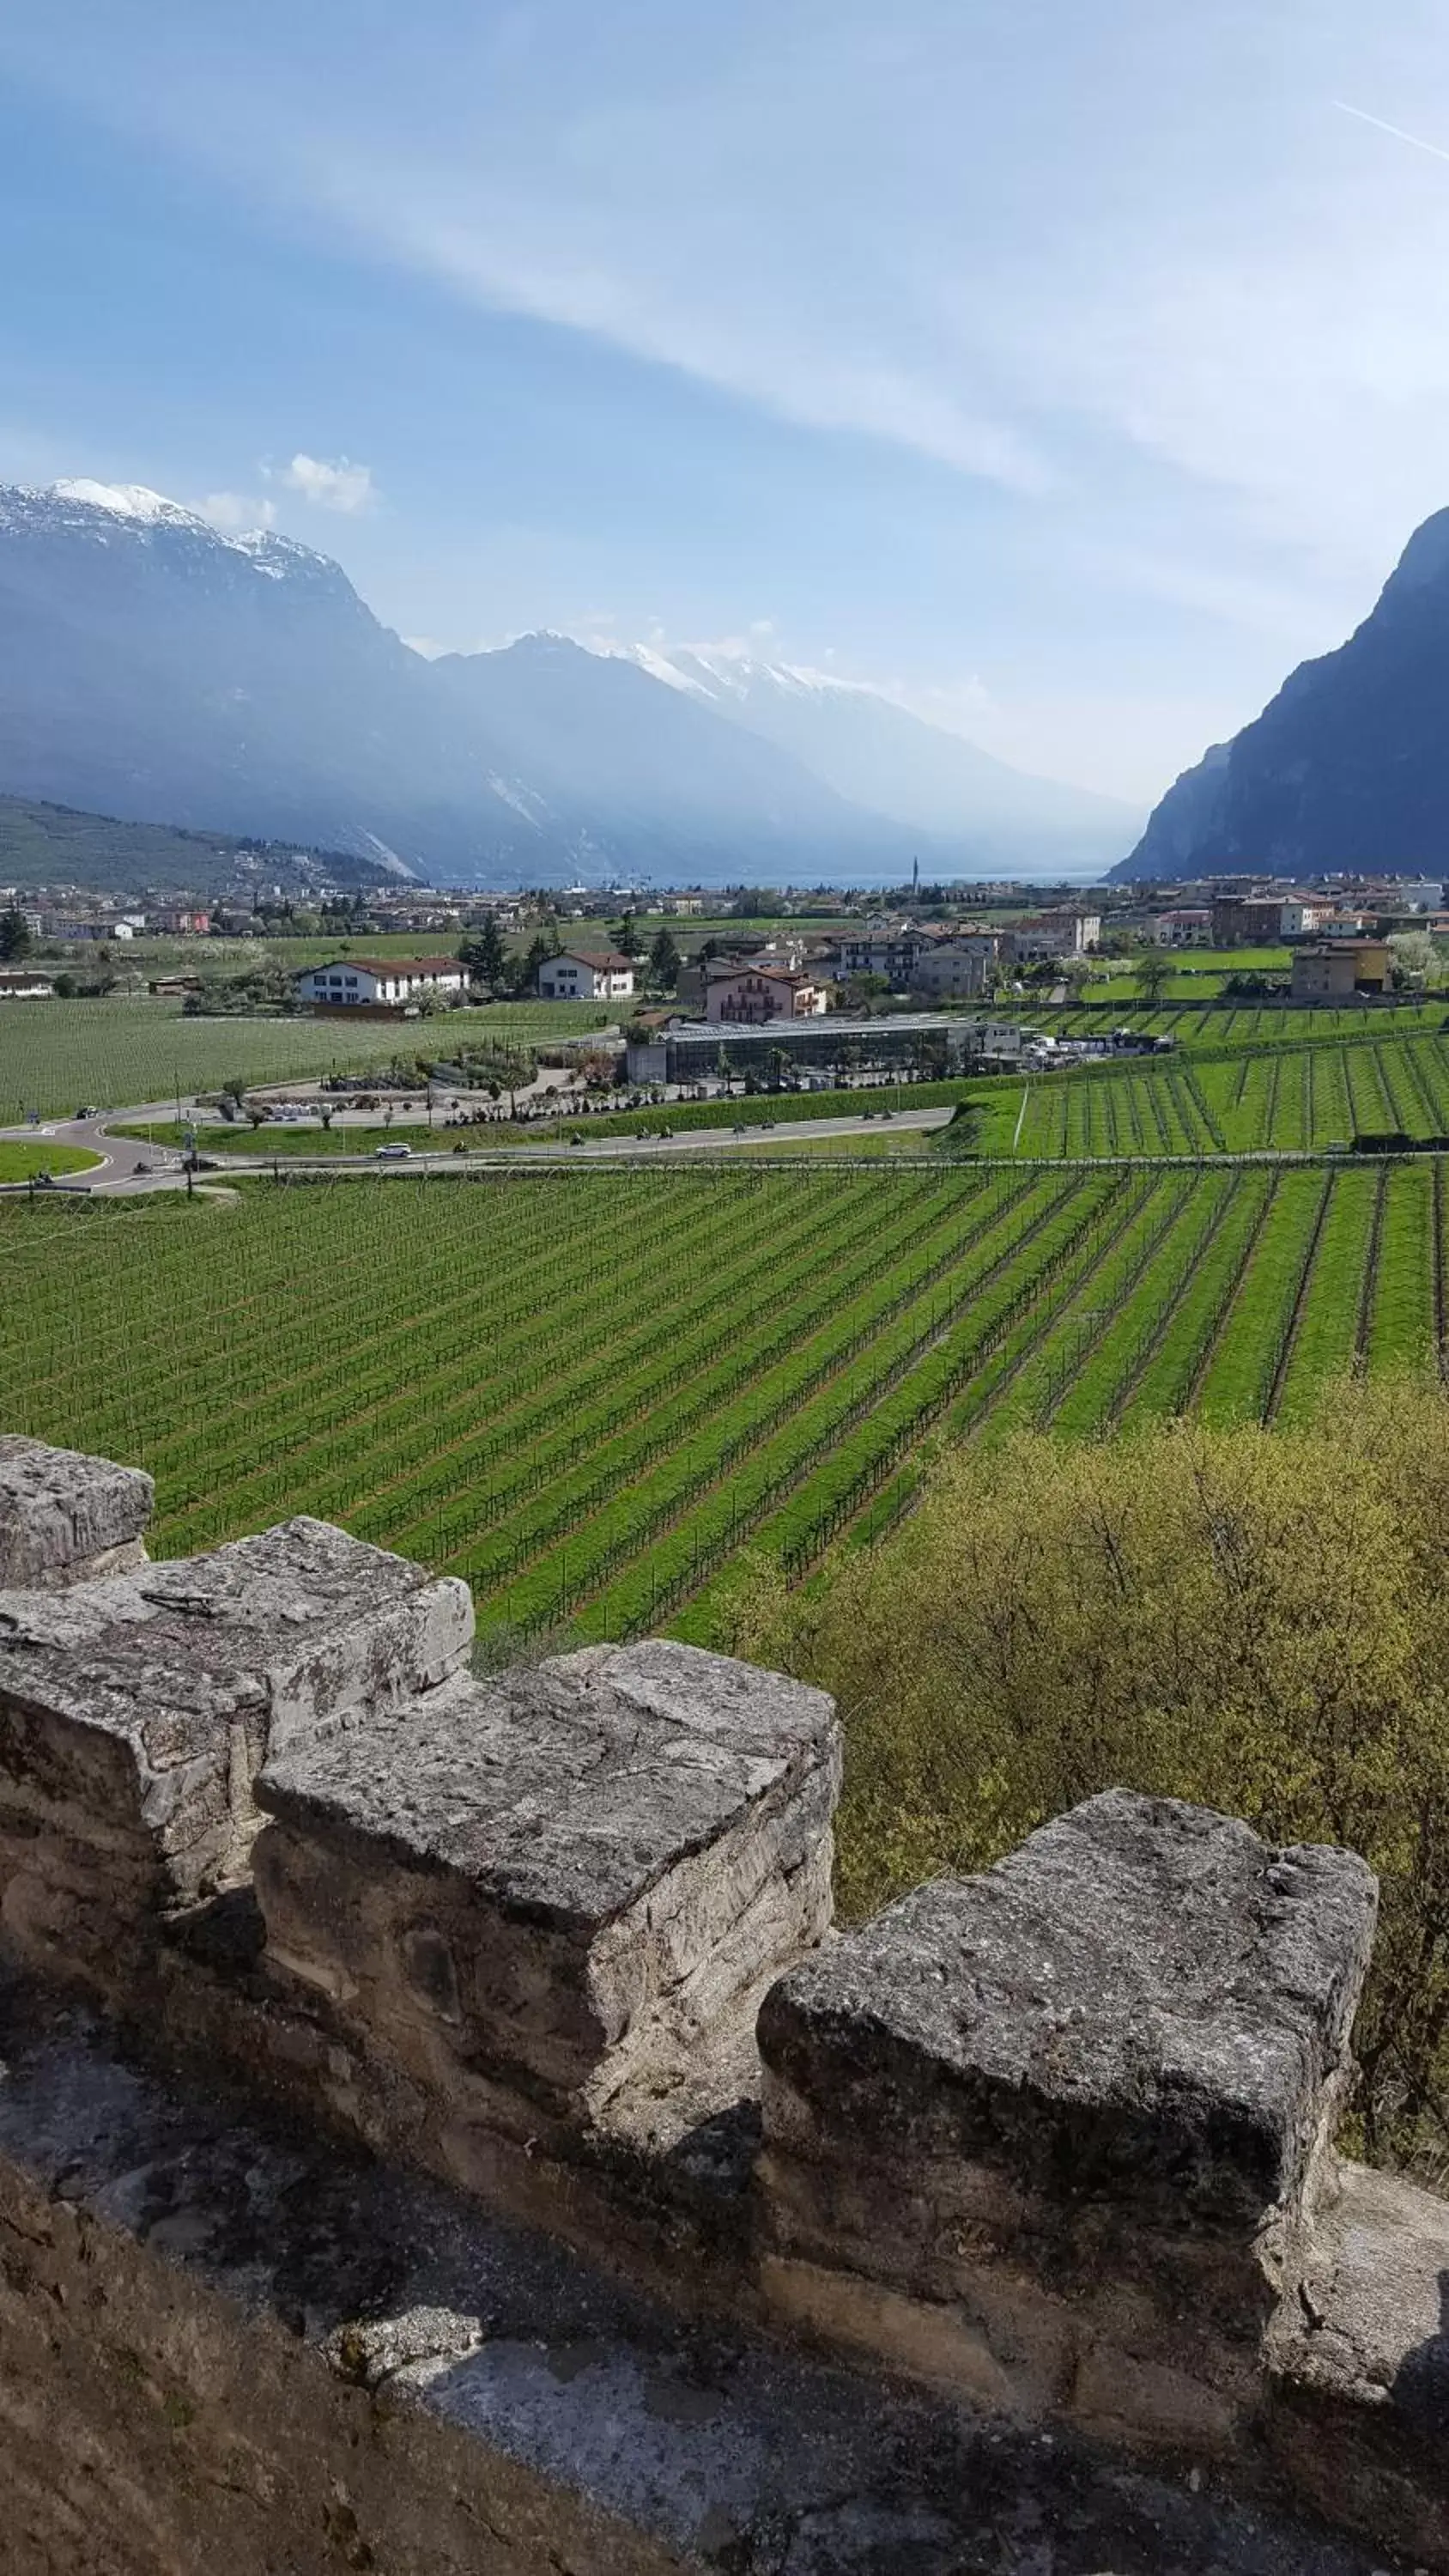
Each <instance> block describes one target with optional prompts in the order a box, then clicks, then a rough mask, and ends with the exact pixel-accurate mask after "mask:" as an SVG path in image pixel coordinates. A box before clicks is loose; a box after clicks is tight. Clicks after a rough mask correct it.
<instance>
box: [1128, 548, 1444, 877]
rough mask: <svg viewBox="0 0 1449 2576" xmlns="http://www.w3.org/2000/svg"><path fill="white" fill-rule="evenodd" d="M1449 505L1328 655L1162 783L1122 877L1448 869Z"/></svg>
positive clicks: (1296, 673) (1299, 671)
mask: <svg viewBox="0 0 1449 2576" xmlns="http://www.w3.org/2000/svg"><path fill="white" fill-rule="evenodd" d="M1446 711H1449V510H1440V511H1438V512H1437V513H1436V515H1435V516H1434V517H1433V518H1432V519H1426V520H1425V522H1424V525H1423V526H1422V527H1421V528H1419V529H1417V530H1416V532H1415V534H1414V535H1413V536H1412V537H1411V538H1410V539H1409V542H1408V545H1407V546H1406V547H1405V549H1404V552H1403V555H1402V556H1401V558H1400V560H1399V563H1398V566H1397V568H1396V569H1395V571H1394V572H1393V573H1391V575H1390V577H1389V579H1388V581H1387V582H1386V583H1385V585H1384V588H1383V590H1382V591H1381V592H1380V594H1379V598H1378V602H1377V604H1376V606H1375V607H1374V608H1373V610H1372V612H1371V613H1370V615H1369V616H1368V617H1366V618H1365V620H1364V622H1363V624H1362V625H1361V626H1360V627H1358V628H1357V629H1356V630H1355V632H1354V633H1353V634H1352V635H1351V636H1350V637H1349V639H1348V642H1347V643H1346V644H1341V645H1340V646H1339V648H1338V650H1337V652H1334V653H1325V654H1324V655H1323V656H1322V657H1321V658H1320V659H1319V660H1317V661H1314V662H1304V663H1301V664H1300V666H1299V668H1298V669H1297V670H1296V671H1294V672H1293V673H1292V675H1291V677H1290V678H1288V679H1287V680H1285V681H1284V683H1283V686H1282V688H1281V689H1280V690H1279V692H1278V694H1277V696H1276V697H1275V698H1274V699H1273V700H1272V701H1271V703H1270V704H1269V705H1268V706H1266V707H1265V708H1264V710H1263V713H1262V714H1261V715H1260V716H1259V717H1257V718H1256V720H1255V721H1254V722H1253V723H1252V724H1250V725H1245V726H1244V728H1243V731H1242V732H1241V733H1239V734H1235V735H1234V737H1233V739H1232V741H1231V742H1228V743H1215V744H1214V745H1213V747H1212V749H1211V750H1210V751H1208V752H1207V753H1206V754H1205V755H1204V757H1203V758H1202V759H1201V760H1200V761H1199V762H1198V764H1197V766H1196V768H1194V769H1189V770H1185V771H1184V773H1183V775H1182V776H1181V778H1179V779H1178V780H1177V782H1176V784H1175V786H1172V787H1170V788H1169V789H1168V791H1167V794H1166V795H1165V796H1164V797H1163V799H1162V801H1161V803H1160V804H1159V805H1158V806H1157V807H1156V808H1155V810H1154V811H1153V813H1152V815H1151V816H1150V818H1149V820H1148V824H1147V829H1146V831H1145V832H1144V833H1143V836H1142V838H1141V840H1140V841H1139V842H1138V844H1137V847H1136V849H1135V850H1133V851H1132V852H1131V854H1130V856H1129V857H1127V858H1125V859H1124V860H1123V861H1122V863H1121V865H1120V866H1119V867H1117V868H1114V869H1113V871H1112V876H1113V879H1114V880H1115V881H1117V882H1119V883H1136V882H1139V881H1141V880H1143V879H1148V878H1173V877H1183V876H1197V875H1203V874H1210V873H1212V872H1214V871H1219V872H1220V871H1224V870H1230V869H1234V868H1243V869H1249V868H1251V869H1259V868H1261V869H1263V870H1264V871H1267V870H1270V869H1271V870H1272V871H1273V872H1274V873H1275V874H1278V875H1288V876H1293V875H1298V874H1303V875H1311V874H1314V873H1316V872H1318V871H1320V870H1322V869H1326V868H1327V869H1333V868H1357V867H1367V868H1391V869H1395V870H1397V869H1403V870H1405V871H1408V872H1412V873H1415V874H1417V873H1418V872H1419V871H1420V870H1423V871H1424V872H1425V873H1427V874H1429V875H1432V876H1440V875H1442V874H1443V873H1444V866H1445V857H1446V852H1449V731H1446V726H1445V716H1446Z"/></svg>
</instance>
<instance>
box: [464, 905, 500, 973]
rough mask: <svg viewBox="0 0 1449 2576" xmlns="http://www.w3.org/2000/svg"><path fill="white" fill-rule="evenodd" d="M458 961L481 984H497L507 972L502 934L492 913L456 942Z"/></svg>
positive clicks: (486, 915)
mask: <svg viewBox="0 0 1449 2576" xmlns="http://www.w3.org/2000/svg"><path fill="white" fill-rule="evenodd" d="M458 962H459V964H460V965H461V966H466V967H467V969H468V973H469V976H470V978H473V979H475V980H476V981H477V982H479V983H482V984H493V985H498V984H501V983H502V982H503V979H504V977H505V975H506V974H507V972H508V951H507V949H506V948H505V947H504V945H503V934H502V932H501V931H500V930H499V927H498V924H497V922H496V921H495V919H494V917H493V915H492V913H491V912H490V913H487V914H485V916H484V919H483V923H482V926H481V928H480V929H478V930H477V931H475V932H474V933H473V935H472V936H471V937H470V938H468V939H461V940H460V941H459V942H458Z"/></svg>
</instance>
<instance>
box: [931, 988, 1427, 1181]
mask: <svg viewBox="0 0 1449 2576" xmlns="http://www.w3.org/2000/svg"><path fill="white" fill-rule="evenodd" d="M1214 1016H1216V1015H1214ZM1255 1016H1256V1015H1255ZM1283 1016H1284V1017H1285V1018H1287V1017H1292V1018H1294V1019H1299V1018H1303V1017H1309V1018H1311V1017H1312V1015H1311V1014H1299V1013H1292V1014H1287V1013H1285V1014H1284V1015H1283ZM1443 1016H1444V1015H1443V1013H1442V1011H1439V1012H1437V1013H1435V1014H1433V1015H1432V1020H1430V1019H1421V1018H1420V1017H1419V1016H1417V1015H1416V1017H1415V1019H1414V1020H1413V1021H1412V1022H1411V1023H1410V1024H1409V1026H1408V1028H1407V1029H1404V1028H1403V1023H1402V1022H1401V1021H1400V1019H1399V1017H1398V1015H1397V1014H1395V1015H1394V1019H1393V1021H1392V1022H1389V1021H1388V1019H1387V1018H1385V1020H1384V1021H1382V1022H1380V1021H1378V1020H1377V1019H1376V1020H1375V1021H1374V1022H1373V1023H1372V1025H1371V1027H1370V1028H1369V1029H1368V1030H1364V1029H1363V1028H1362V1027H1361V1026H1360V1025H1359V1024H1358V1023H1357V1022H1355V1023H1354V1024H1353V1025H1352V1026H1351V1027H1350V1028H1349V1029H1348V1030H1347V1031H1346V1032H1344V1031H1340V1030H1337V1029H1335V1028H1334V1027H1332V1026H1330V1025H1328V1023H1330V1022H1332V1021H1336V1020H1338V1019H1339V1017H1340V1015H1339V1014H1337V1013H1325V1014H1324V1015H1323V1024H1321V1025H1320V1026H1319V1027H1317V1028H1314V1029H1312V1030H1311V1031H1310V1032H1309V1033H1308V1034H1309V1035H1311V1037H1312V1039H1313V1043H1311V1044H1304V1043H1303V1035H1302V1033H1293V1034H1289V1035H1285V1037H1284V1038H1282V1039H1279V1040H1277V1041H1276V1042H1271V1041H1270V1042H1263V1041H1261V1040H1256V1039H1254V1038H1252V1037H1249V1038H1247V1040H1246V1041H1245V1042H1243V1043H1240V1044H1238V1045H1236V1046H1235V1045H1234V1044H1233V1043H1232V1042H1231V1040H1230V1039H1220V1040H1219V1041H1218V1042H1217V1043H1216V1044H1215V1045H1213V1044H1209V1043H1207V1042H1206V1041H1204V1042H1203V1043H1201V1044H1200V1045H1198V1046H1196V1047H1190V1048H1183V1049H1181V1050H1180V1051H1175V1052H1174V1053H1173V1054H1172V1055H1170V1056H1165V1057H1162V1058H1156V1059H1150V1060H1146V1061H1142V1060H1139V1061H1137V1062H1128V1063H1121V1064H1111V1063H1105V1064H1095V1065H1089V1066H1084V1067H1082V1068H1081V1069H1080V1070H1073V1071H1069V1072H1063V1073H1056V1072H1052V1073H1048V1074H1045V1075H1035V1074H1034V1075H1031V1076H1029V1077H1026V1078H1023V1079H1012V1080H1011V1081H1009V1082H1006V1081H1000V1082H997V1083H996V1084H995V1085H994V1086H992V1087H991V1088H990V1089H989V1090H988V1089H987V1088H986V1087H984V1086H978V1088H977V1090H976V1092H975V1093H974V1094H973V1103H974V1106H975V1109H976V1112H977V1125H976V1130H975V1135H974V1139H973V1141H974V1144H975V1148H976V1150H977V1151H978V1152H981V1153H990V1154H1020V1155H1024V1156H1028V1157H1032V1158H1036V1157H1041V1156H1058V1155H1064V1156H1068V1157H1073V1158H1075V1157H1082V1156H1085V1157H1100V1156H1108V1155H1149V1156H1151V1155H1161V1154H1187V1155H1205V1154H1222V1153H1227V1154H1258V1153H1277V1154H1303V1153H1322V1152H1325V1151H1327V1150H1330V1149H1332V1148H1333V1147H1335V1146H1339V1147H1342V1146H1348V1145H1351V1144H1352V1143H1353V1140H1354V1138H1355V1136H1385V1135H1401V1136H1405V1137H1408V1138H1410V1139H1412V1140H1413V1141H1415V1142H1418V1143H1425V1142H1428V1141H1430V1140H1433V1139H1439V1138H1445V1137H1449V1032H1446V1031H1444V1030H1443V1029H1442V1027H1440V1026H1436V1025H1433V1024H1432V1022H1434V1021H1437V1022H1442V1020H1443ZM1400 1031H1402V1033H1398V1032H1400ZM1380 1032H1382V1033H1380Z"/></svg>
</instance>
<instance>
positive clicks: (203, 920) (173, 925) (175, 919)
mask: <svg viewBox="0 0 1449 2576" xmlns="http://www.w3.org/2000/svg"><path fill="white" fill-rule="evenodd" d="M146 927H147V929H148V930H159V931H164V932H165V933H166V934H167V936H168V937H170V938H176V939H204V938H205V937H206V935H207V932H208V931H209V930H210V928H211V915H210V913H209V912H203V911H201V910H199V909H198V908H197V907H195V906H194V905H190V904H180V903H163V904H161V905H160V906H159V907H158V908H157V910H156V911H154V912H148V913H147V915H146Z"/></svg>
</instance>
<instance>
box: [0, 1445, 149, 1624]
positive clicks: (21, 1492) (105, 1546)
mask: <svg viewBox="0 0 1449 2576" xmlns="http://www.w3.org/2000/svg"><path fill="white" fill-rule="evenodd" d="M154 1498H155V1487H154V1485H153V1484H152V1481H151V1479H150V1477H149V1476H145V1475H143V1474H142V1473H141V1470H140V1469H139V1468H138V1467H118V1466H117V1465H116V1464H115V1462H114V1460H112V1459H110V1458H86V1457H83V1456H82V1454H81V1452H80V1451H79V1450H77V1449H51V1448H48V1447H47V1446H46V1444H45V1442H44V1441H41V1440H26V1439H24V1438H22V1436H21V1435H20V1434H19V1433H18V1432H11V1433H3V1434H0V1591H5V1590H8V1589H9V1587H10V1586H11V1585H14V1584H24V1585H26V1586H27V1587H28V1588H29V1589H31V1590H40V1589H43V1588H50V1587H56V1586H59V1585H62V1584H67V1583H87V1582H92V1581H94V1580H95V1579H96V1578H97V1577H99V1576H101V1575H105V1574H124V1573H127V1572H129V1571H130V1569H131V1568H132V1567H133V1566H137V1565H144V1563H145V1561H146V1550H145V1547H144V1545H143V1543H142V1534H143V1532H144V1530H145V1527H146V1524H147V1522H148V1521H149V1519H150V1517H151V1505H152V1502H153V1500H154Z"/></svg>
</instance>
